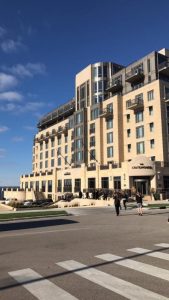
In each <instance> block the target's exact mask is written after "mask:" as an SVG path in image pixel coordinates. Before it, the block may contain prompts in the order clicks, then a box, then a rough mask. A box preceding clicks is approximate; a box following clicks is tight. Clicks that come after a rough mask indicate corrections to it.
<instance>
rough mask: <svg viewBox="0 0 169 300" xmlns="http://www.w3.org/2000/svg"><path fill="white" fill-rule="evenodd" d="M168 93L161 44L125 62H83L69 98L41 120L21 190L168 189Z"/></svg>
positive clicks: (54, 193)
mask: <svg viewBox="0 0 169 300" xmlns="http://www.w3.org/2000/svg"><path fill="white" fill-rule="evenodd" d="M168 96H169V50H167V49H162V50H160V51H158V52H157V51H153V52H151V53H150V54H148V55H146V56H144V57H143V58H141V59H139V60H137V61H135V62H133V63H131V64H130V65H128V66H127V67H125V66H122V65H119V64H116V63H113V62H99V63H95V64H91V65H89V66H87V67H86V68H85V69H83V70H82V71H81V72H79V73H78V74H77V75H76V78H75V97H74V99H71V100H70V101H68V102H67V103H65V104H63V105H61V106H59V107H58V108H56V109H55V110H54V111H52V112H50V113H48V114H46V115H45V116H43V117H42V118H41V119H40V121H39V123H38V125H37V127H38V132H37V134H36V135H35V137H34V144H33V162H32V164H33V166H32V173H31V174H29V175H22V176H21V178H20V188H21V189H22V190H23V191H26V190H27V191H32V192H34V193H35V194H36V196H37V197H38V195H39V197H41V195H42V193H43V194H44V195H45V196H46V197H47V198H49V197H50V198H52V199H53V200H54V201H56V200H57V199H58V196H59V195H62V194H63V193H65V192H72V193H76V192H79V191H80V190H81V191H86V190H89V191H90V190H91V189H101V188H103V189H130V188H131V187H133V186H135V187H136V189H140V191H141V192H142V193H143V194H150V191H151V190H152V188H154V189H155V190H157V189H158V190H159V191H162V190H163V189H169V102H168V101H169V97H168ZM26 198H30V194H29V195H28V196H26Z"/></svg>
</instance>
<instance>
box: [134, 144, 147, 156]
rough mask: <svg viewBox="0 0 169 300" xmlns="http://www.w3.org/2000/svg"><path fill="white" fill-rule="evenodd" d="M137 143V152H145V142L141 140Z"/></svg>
mask: <svg viewBox="0 0 169 300" xmlns="http://www.w3.org/2000/svg"><path fill="white" fill-rule="evenodd" d="M136 145H137V154H144V153H145V146H144V142H139V143H137V144H136Z"/></svg>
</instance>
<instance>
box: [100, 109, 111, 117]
mask: <svg viewBox="0 0 169 300" xmlns="http://www.w3.org/2000/svg"><path fill="white" fill-rule="evenodd" d="M99 117H100V118H113V111H111V110H108V109H106V108H105V109H103V110H101V111H100V115H99Z"/></svg>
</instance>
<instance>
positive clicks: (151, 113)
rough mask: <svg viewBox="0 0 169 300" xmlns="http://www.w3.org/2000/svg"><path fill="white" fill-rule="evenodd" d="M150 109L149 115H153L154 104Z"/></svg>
mask: <svg viewBox="0 0 169 300" xmlns="http://www.w3.org/2000/svg"><path fill="white" fill-rule="evenodd" d="M148 110H149V116H153V114H154V111H153V106H149V108H148Z"/></svg>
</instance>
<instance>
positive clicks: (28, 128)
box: [24, 125, 36, 131]
mask: <svg viewBox="0 0 169 300" xmlns="http://www.w3.org/2000/svg"><path fill="white" fill-rule="evenodd" d="M24 129H26V130H30V131H33V130H35V129H36V128H35V127H33V126H29V125H28V126H24Z"/></svg>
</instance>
